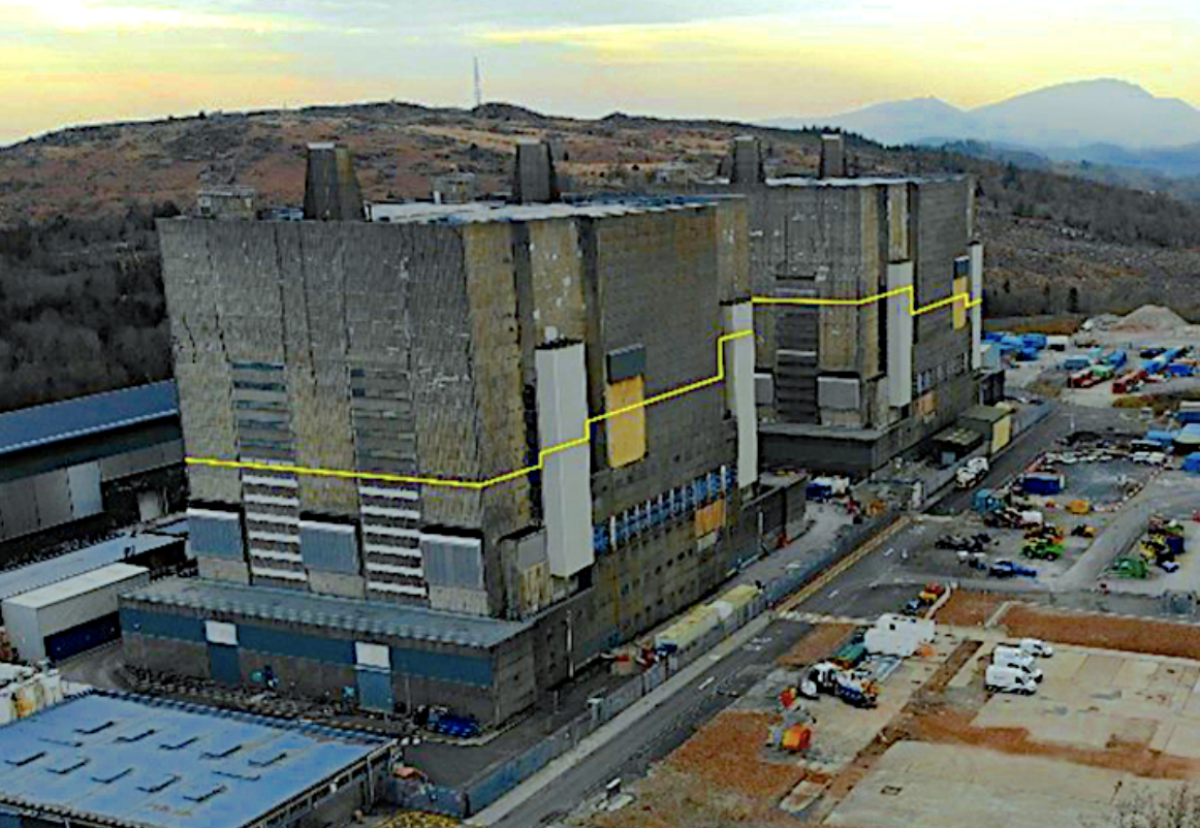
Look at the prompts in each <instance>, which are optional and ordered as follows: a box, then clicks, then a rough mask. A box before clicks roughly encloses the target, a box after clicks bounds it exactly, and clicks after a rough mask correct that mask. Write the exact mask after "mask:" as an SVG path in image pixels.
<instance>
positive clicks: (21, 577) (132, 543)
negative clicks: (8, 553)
mask: <svg viewBox="0 0 1200 828" xmlns="http://www.w3.org/2000/svg"><path fill="white" fill-rule="evenodd" d="M179 540H180V539H179V538H178V537H169V536H164V535H152V534H140V535H121V536H119V537H116V538H113V539H111V540H106V541H103V542H101V543H97V544H95V545H93V546H87V547H84V548H83V549H78V550H76V551H74V552H68V553H66V554H65V555H59V556H58V557H57V558H50V559H48V560H45V561H38V562H37V563H32V564H29V565H28V566H22V567H20V568H19V569H10V570H7V571H5V572H0V601H3V600H4V599H5V598H10V597H12V596H13V595H20V594H22V593H25V592H30V591H31V590H35V589H39V588H40V587H44V586H46V585H47V584H53V583H55V582H56V581H61V580H64V579H66V578H71V577H74V576H76V575H80V574H82V573H84V572H90V571H91V570H93V569H99V568H100V567H102V566H107V565H108V564H111V563H116V562H118V561H123V560H125V559H126V558H130V557H133V556H135V555H141V554H142V553H144V552H149V551H151V550H154V549H159V548H161V547H163V546H168V545H170V544H172V543H179Z"/></svg>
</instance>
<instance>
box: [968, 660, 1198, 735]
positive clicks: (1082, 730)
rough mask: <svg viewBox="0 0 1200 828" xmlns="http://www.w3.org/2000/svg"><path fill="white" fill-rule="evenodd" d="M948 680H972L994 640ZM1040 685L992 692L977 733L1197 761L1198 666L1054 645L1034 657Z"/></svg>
mask: <svg viewBox="0 0 1200 828" xmlns="http://www.w3.org/2000/svg"><path fill="white" fill-rule="evenodd" d="M989 639H990V640H989V641H988V642H987V643H986V644H985V646H983V647H981V648H980V650H979V652H978V653H977V654H976V656H975V658H974V659H972V661H971V662H968V664H966V665H965V666H964V667H963V669H962V670H960V671H959V673H958V674H957V675H956V676H955V677H954V678H953V679H952V680H951V683H950V684H951V686H966V685H968V684H970V683H972V682H978V681H980V680H981V679H980V676H981V674H982V672H983V670H984V668H985V666H986V663H987V660H988V659H989V658H990V657H991V651H992V649H993V648H994V646H995V644H996V638H995V637H994V636H989ZM1038 666H1039V667H1040V668H1041V669H1042V671H1043V673H1044V674H1045V680H1044V681H1043V682H1042V684H1041V685H1040V687H1039V688H1038V692H1037V694H1036V695H1034V696H1015V695H1007V694H996V695H994V696H992V697H991V698H990V699H988V701H987V702H986V703H985V704H984V705H983V707H982V708H981V709H980V711H979V713H978V714H977V715H976V716H975V718H974V720H973V722H972V725H973V726H975V727H979V728H1022V729H1024V730H1026V731H1027V732H1028V733H1029V735H1030V738H1031V739H1033V740H1034V741H1038V742H1044V743H1057V744H1062V745H1070V746H1073V747H1084V748H1092V749H1104V748H1106V747H1110V746H1112V745H1114V744H1126V745H1143V746H1147V747H1150V748H1152V749H1156V750H1160V751H1162V752H1163V753H1165V754H1169V755H1172V756H1180V757H1184V758H1200V694H1198V693H1197V688H1198V686H1200V663H1197V662H1194V661H1189V660H1186V659H1179V658H1167V657H1163V656H1152V655H1142V654H1135V653H1118V652H1115V651H1105V650H1092V649H1088V648H1083V647H1071V646H1068V645H1060V646H1058V647H1056V653H1055V655H1054V657H1053V658H1049V659H1039V661H1038Z"/></svg>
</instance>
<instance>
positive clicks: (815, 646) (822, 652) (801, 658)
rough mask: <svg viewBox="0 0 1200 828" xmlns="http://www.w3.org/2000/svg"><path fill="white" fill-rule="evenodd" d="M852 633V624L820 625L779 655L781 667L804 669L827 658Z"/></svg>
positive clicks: (778, 661)
mask: <svg viewBox="0 0 1200 828" xmlns="http://www.w3.org/2000/svg"><path fill="white" fill-rule="evenodd" d="M853 631H854V625H853V624H820V625H818V626H817V627H815V628H814V629H813V630H812V631H811V632H809V633H808V635H806V636H804V637H803V638H801V639H800V640H799V641H797V642H796V643H795V645H794V646H793V647H792V649H790V650H788V651H787V652H786V653H784V654H783V655H781V656H780V657H779V659H778V660H777V663H778V664H779V665H780V666H781V667H806V666H808V665H809V664H815V663H816V662H818V661H820V660H822V659H824V658H828V657H829V655H830V654H831V653H833V651H834V650H836V649H837V648H838V647H839V646H841V643H842V641H843V640H845V639H846V637H847V636H849V635H850V633H852V632H853Z"/></svg>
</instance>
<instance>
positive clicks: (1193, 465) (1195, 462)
mask: <svg viewBox="0 0 1200 828" xmlns="http://www.w3.org/2000/svg"><path fill="white" fill-rule="evenodd" d="M1183 470H1184V471H1186V472H1192V473H1193V474H1200V451H1193V452H1192V453H1191V454H1189V455H1188V456H1187V457H1185V458H1183Z"/></svg>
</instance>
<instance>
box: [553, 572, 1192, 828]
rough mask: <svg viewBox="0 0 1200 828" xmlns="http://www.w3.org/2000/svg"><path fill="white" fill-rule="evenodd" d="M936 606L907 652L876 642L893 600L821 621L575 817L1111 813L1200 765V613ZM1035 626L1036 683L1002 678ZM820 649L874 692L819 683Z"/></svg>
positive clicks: (811, 821)
mask: <svg viewBox="0 0 1200 828" xmlns="http://www.w3.org/2000/svg"><path fill="white" fill-rule="evenodd" d="M930 615H931V616H932V619H933V621H930V622H923V623H928V625H929V629H930V632H929V634H927V635H924V636H922V640H921V641H920V642H919V643H918V644H917V645H916V646H915V647H914V648H913V649H912V652H911V654H910V655H908V656H907V657H903V656H899V655H896V654H895V653H896V650H895V648H894V647H893V648H891V649H889V646H888V644H879V643H872V642H871V637H872V636H873V635H875V633H876V631H877V630H878V628H879V626H880V624H885V623H887V621H886V618H887V617H886V616H885V617H884V618H882V619H880V621H878V622H876V626H875V627H873V628H871V629H869V630H867V631H865V634H864V631H863V630H858V631H857V632H856V630H855V628H854V627H853V626H848V625H845V624H839V623H833V622H831V623H822V624H819V625H818V626H816V627H815V628H814V629H813V630H812V631H811V632H810V633H808V634H807V635H806V636H805V637H804V638H802V639H801V640H800V641H799V643H797V644H796V645H795V646H794V647H793V648H792V650H791V651H789V652H788V653H787V654H786V655H785V656H783V657H781V658H779V659H778V660H777V662H776V666H775V668H774V669H773V670H772V671H771V672H770V674H769V675H767V676H766V677H765V678H764V679H763V680H762V681H760V682H759V683H758V684H757V685H755V687H754V689H753V690H752V691H751V692H750V693H747V694H745V695H743V696H742V697H741V698H739V699H737V700H736V701H735V702H734V703H733V704H732V705H730V706H729V707H728V708H727V709H726V710H725V711H724V712H722V713H721V714H719V715H718V716H717V717H716V718H715V719H714V720H712V721H711V722H710V723H709V724H708V725H706V726H705V727H703V728H702V729H701V730H700V731H699V732H698V733H697V734H696V735H695V736H694V737H693V738H692V739H690V740H688V742H687V743H686V744H684V745H683V746H682V747H680V748H679V749H678V750H676V751H675V752H673V753H672V754H671V755H670V756H669V757H667V758H666V759H665V761H663V762H662V763H661V764H659V765H658V766H657V767H655V768H654V769H653V771H652V772H651V773H650V774H649V775H648V776H647V778H646V779H644V780H642V781H640V782H638V783H637V784H636V785H633V786H627V787H625V788H624V789H623V794H622V795H621V796H619V797H611V796H602V797H599V798H597V799H594V800H593V801H591V802H589V803H588V804H587V805H586V806H585V807H584V808H582V809H580V810H579V811H577V812H576V813H575V814H574V815H573V816H572V818H571V819H570V821H569V824H574V825H588V826H603V828H633V827H634V826H639V827H640V826H650V827H651V828H658V827H659V826H662V828H667V826H680V825H689V826H709V825H711V826H717V825H818V824H820V825H829V826H855V828H876V826H878V828H892V826H896V828H900V826H911V825H930V826H960V825H963V824H966V823H971V824H979V825H986V826H993V825H994V826H1007V825H1011V824H1013V823H1014V822H1018V823H1019V822H1023V821H1028V822H1031V823H1036V824H1040V825H1080V824H1082V825H1088V824H1095V825H1102V824H1106V823H1105V821H1104V820H1106V819H1107V818H1108V816H1109V815H1110V814H1111V813H1113V809H1114V807H1115V806H1117V805H1119V803H1121V802H1122V801H1125V800H1127V799H1128V798H1130V797H1133V796H1138V795H1142V796H1156V795H1163V796H1167V795H1170V793H1171V792H1172V791H1174V790H1176V789H1177V788H1178V787H1179V785H1181V784H1184V783H1187V782H1189V781H1193V780H1196V779H1198V778H1200V696H1197V695H1196V691H1197V685H1198V684H1200V660H1198V659H1200V629H1197V628H1195V627H1191V626H1184V625H1180V624H1172V623H1167V622H1155V621H1148V620H1141V619H1122V618H1114V617H1111V616H1100V615H1091V614H1088V615H1083V614H1068V613H1062V612H1056V611H1051V610H1047V609H1043V608H1037V607H1033V606H1031V605H1028V604H1025V603H1022V602H1020V601H1016V600H1003V599H999V600H997V598H996V596H991V595H986V594H976V593H956V594H954V595H952V596H949V597H948V600H946V601H945V602H944V603H941V602H940V603H939V605H938V606H936V608H935V609H934V610H933V611H932V612H931V613H930ZM934 621H936V627H934V624H933V622H934ZM864 638H865V640H866V644H865V645H864V644H859V643H856V641H861V640H863V639H864ZM1035 640H1036V641H1037V642H1038V644H1039V645H1040V646H1041V648H1042V655H1040V656H1035V657H1033V659H1032V661H1033V666H1032V668H1031V670H1033V671H1035V672H1037V673H1038V674H1039V676H1038V680H1037V681H1036V684H1035V685H1034V686H1033V689H1030V690H1029V692H1028V694H1025V693H1023V692H1020V691H1017V692H1003V691H997V688H996V687H994V686H992V687H991V689H990V690H989V689H988V687H987V686H985V685H989V684H990V683H991V681H992V680H993V676H992V671H993V670H995V669H996V668H995V666H994V665H995V664H996V663H997V662H998V661H999V660H1000V657H999V655H998V653H999V652H1000V651H1001V650H1004V646H1003V645H1004V644H1006V643H1016V642H1022V643H1026V642H1031V641H1035ZM889 643H891V642H889ZM998 647H999V649H997V648H998ZM872 650H874V651H876V652H875V653H874V654H871V653H870V652H868V651H872ZM882 651H887V652H888V654H884V653H883V652H882ZM822 666H825V667H829V666H832V667H833V668H834V669H837V670H842V669H843V668H850V667H853V670H852V671H851V670H846V672H853V673H854V674H856V675H858V676H867V677H868V678H866V679H865V682H866V683H867V684H868V686H869V688H870V692H871V694H872V698H871V699H870V700H869V702H867V703H865V704H864V703H863V702H861V701H860V700H859V699H856V698H852V697H850V696H847V695H844V694H838V693H833V694H828V693H825V692H821V693H819V695H818V696H817V698H815V699H810V698H805V697H804V695H803V690H802V689H797V688H801V687H802V685H803V684H804V683H805V682H806V681H807V680H808V677H809V676H811V675H812V674H813V672H815V670H816V669H817V668H822ZM860 680H861V679H860Z"/></svg>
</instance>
